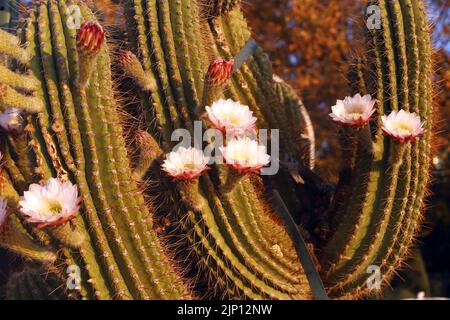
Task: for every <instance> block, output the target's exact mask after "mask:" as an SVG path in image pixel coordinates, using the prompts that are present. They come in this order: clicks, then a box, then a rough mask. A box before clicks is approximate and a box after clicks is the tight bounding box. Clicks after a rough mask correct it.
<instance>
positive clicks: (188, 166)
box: [184, 163, 197, 170]
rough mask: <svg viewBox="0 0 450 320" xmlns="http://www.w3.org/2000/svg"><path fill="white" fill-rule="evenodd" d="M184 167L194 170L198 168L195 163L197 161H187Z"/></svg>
mask: <svg viewBox="0 0 450 320" xmlns="http://www.w3.org/2000/svg"><path fill="white" fill-rule="evenodd" d="M184 168H185V169H189V170H194V169H195V168H197V166H196V165H195V163H185V164H184Z"/></svg>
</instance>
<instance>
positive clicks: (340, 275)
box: [321, 0, 432, 298]
mask: <svg viewBox="0 0 450 320" xmlns="http://www.w3.org/2000/svg"><path fill="white" fill-rule="evenodd" d="M372 4H375V5H377V6H379V8H380V9H381V29H379V30H376V29H375V30H370V32H369V40H368V45H367V46H368V50H367V56H366V58H365V59H366V61H367V62H368V67H365V66H363V65H360V66H359V69H360V70H361V71H362V72H360V73H359V74H360V75H363V74H364V75H365V76H360V77H359V81H358V83H359V84H360V89H359V90H364V87H367V88H369V90H370V91H369V92H366V93H371V94H372V95H373V96H374V97H376V99H377V101H378V103H377V113H378V119H379V120H378V121H376V122H375V123H374V125H373V127H372V131H373V132H374V136H373V140H374V142H373V143H374V145H373V150H374V151H373V153H370V152H368V151H367V148H366V146H364V145H362V144H361V143H360V144H359V146H358V150H357V152H356V160H355V167H354V168H353V173H352V177H353V182H352V191H351V194H347V199H348V200H347V201H346V203H345V205H343V206H342V207H341V209H340V212H338V213H337V214H338V221H339V223H338V225H337V226H336V228H335V230H334V235H333V236H332V237H331V239H330V240H329V242H328V244H327V245H326V247H325V248H324V250H323V253H322V256H321V259H322V264H323V267H324V276H325V279H326V281H327V283H328V285H329V288H330V289H329V290H330V293H331V294H332V295H334V296H338V297H339V296H342V297H346V298H348V297H357V296H360V295H363V294H366V293H369V292H370V288H368V287H367V284H366V280H367V278H368V276H369V274H368V268H369V267H370V266H376V267H379V268H380V272H381V277H382V279H381V280H382V282H386V281H388V280H389V279H390V278H391V277H392V275H393V274H394V272H395V270H396V269H397V268H398V267H400V266H401V264H402V262H403V260H404V259H405V257H406V256H407V253H408V250H409V247H410V246H411V243H412V242H413V240H414V236H415V234H416V233H417V230H418V226H419V223H420V220H421V211H422V210H423V208H422V206H423V198H424V195H425V190H426V186H427V183H428V169H429V166H430V156H429V154H430V137H431V133H430V131H431V128H432V118H431V111H432V101H431V94H432V86H431V72H432V70H431V48H430V38H429V30H428V25H427V20H426V14H425V9H424V5H423V3H422V2H421V1H418V0H401V1H375V2H373V3H372ZM419 79H420V80H419ZM361 84H362V85H361ZM397 110H405V111H410V112H415V113H417V114H418V115H420V117H421V119H422V120H424V121H425V130H426V133H425V134H424V136H422V137H420V138H419V140H418V141H416V142H412V143H411V144H409V143H407V144H401V143H398V142H395V141H394V140H393V139H391V138H388V137H383V132H382V130H381V126H382V124H381V118H380V116H381V115H382V114H387V113H389V112H391V111H397Z"/></svg>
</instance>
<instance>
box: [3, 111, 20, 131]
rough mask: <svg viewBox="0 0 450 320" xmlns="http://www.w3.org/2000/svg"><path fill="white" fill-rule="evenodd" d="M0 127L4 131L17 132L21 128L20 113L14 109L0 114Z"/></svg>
mask: <svg viewBox="0 0 450 320" xmlns="http://www.w3.org/2000/svg"><path fill="white" fill-rule="evenodd" d="M0 127H2V129H3V130H5V131H8V132H10V131H18V130H20V129H21V128H22V116H21V111H20V110H19V109H16V108H8V109H6V110H5V111H3V112H1V113H0Z"/></svg>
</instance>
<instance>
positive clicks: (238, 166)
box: [220, 137, 270, 173]
mask: <svg viewBox="0 0 450 320" xmlns="http://www.w3.org/2000/svg"><path fill="white" fill-rule="evenodd" d="M220 151H221V152H222V154H223V157H224V159H225V162H226V163H227V164H229V165H231V166H232V167H233V168H234V169H235V170H236V171H238V172H241V173H260V172H261V168H262V167H264V166H266V165H268V164H269V162H270V156H269V155H268V154H267V151H266V147H265V146H263V145H259V144H258V142H257V141H255V140H252V139H250V138H248V137H243V138H242V137H241V138H235V139H233V140H231V141H230V142H229V143H228V144H227V145H226V146H225V147H220Z"/></svg>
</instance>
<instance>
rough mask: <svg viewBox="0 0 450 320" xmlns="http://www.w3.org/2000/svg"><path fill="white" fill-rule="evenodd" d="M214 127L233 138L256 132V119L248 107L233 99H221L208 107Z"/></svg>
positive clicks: (209, 118) (209, 116)
mask: <svg viewBox="0 0 450 320" xmlns="http://www.w3.org/2000/svg"><path fill="white" fill-rule="evenodd" d="M206 112H207V113H208V115H207V116H208V120H209V121H210V123H211V124H212V127H214V128H216V129H218V130H220V131H222V132H223V133H229V134H231V135H233V136H236V135H243V134H245V133H246V132H248V131H253V130H255V123H256V120H257V119H256V118H255V117H254V116H253V111H250V109H249V108H248V106H246V105H242V104H240V103H239V102H236V101H233V100H231V99H228V100H224V99H220V100H217V101H216V102H214V103H213V104H212V105H211V106H210V107H209V106H207V107H206Z"/></svg>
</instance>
